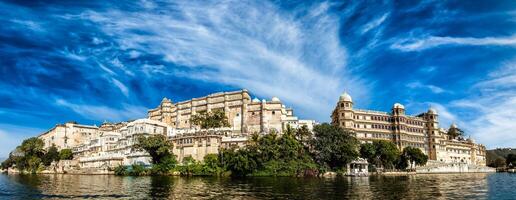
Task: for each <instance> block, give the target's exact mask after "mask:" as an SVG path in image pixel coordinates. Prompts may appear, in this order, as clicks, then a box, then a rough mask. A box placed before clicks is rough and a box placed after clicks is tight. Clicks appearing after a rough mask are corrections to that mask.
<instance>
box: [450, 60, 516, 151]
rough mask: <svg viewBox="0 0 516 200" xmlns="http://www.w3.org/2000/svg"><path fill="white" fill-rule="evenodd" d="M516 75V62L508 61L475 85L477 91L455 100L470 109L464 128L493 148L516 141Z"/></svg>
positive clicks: (456, 104) (459, 106) (456, 105)
mask: <svg viewBox="0 0 516 200" xmlns="http://www.w3.org/2000/svg"><path fill="white" fill-rule="evenodd" d="M515 77H516V62H510V63H507V64H506V65H505V66H503V67H501V68H500V69H498V70H496V71H494V72H492V73H490V74H489V76H488V77H487V78H486V80H485V81H482V82H479V83H478V84H476V85H475V86H474V87H473V90H474V92H475V94H476V95H471V96H468V97H467V98H464V99H460V100H457V101H453V102H451V105H452V106H455V107H456V108H458V109H464V110H469V111H470V112H469V113H471V115H472V116H470V117H471V120H468V121H465V122H464V124H465V127H464V129H466V130H467V131H468V132H471V133H472V135H473V136H474V138H476V139H478V140H479V141H480V142H482V143H485V144H486V145H487V146H488V147H490V148H495V147H515V145H516V123H515V122H516V82H515V81H514V78H515Z"/></svg>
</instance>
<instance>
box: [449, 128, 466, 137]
mask: <svg viewBox="0 0 516 200" xmlns="http://www.w3.org/2000/svg"><path fill="white" fill-rule="evenodd" d="M447 134H448V136H449V137H450V138H452V139H455V138H457V137H459V136H464V131H462V130H461V129H459V128H457V127H450V129H448V132H447Z"/></svg>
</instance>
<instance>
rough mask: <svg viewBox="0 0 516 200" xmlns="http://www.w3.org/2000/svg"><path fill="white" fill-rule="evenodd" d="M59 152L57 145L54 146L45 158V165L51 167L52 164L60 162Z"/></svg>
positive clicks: (49, 149)
mask: <svg viewBox="0 0 516 200" xmlns="http://www.w3.org/2000/svg"><path fill="white" fill-rule="evenodd" d="M59 159H60V156H59V151H58V150H57V147H56V146H55V145H52V146H51V147H50V148H48V150H47V153H46V154H45V155H44V156H43V158H42V160H43V165H45V166H49V165H50V163H52V162H54V161H59Z"/></svg>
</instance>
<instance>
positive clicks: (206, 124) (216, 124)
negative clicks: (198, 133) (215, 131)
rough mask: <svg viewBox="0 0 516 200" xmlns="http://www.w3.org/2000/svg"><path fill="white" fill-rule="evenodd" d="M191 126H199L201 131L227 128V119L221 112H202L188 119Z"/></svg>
mask: <svg viewBox="0 0 516 200" xmlns="http://www.w3.org/2000/svg"><path fill="white" fill-rule="evenodd" d="M190 121H191V122H192V124H194V125H197V126H200V127H201V128H202V129H208V128H220V127H229V122H228V118H227V117H226V114H225V113H224V111H223V110H220V109H218V110H214V111H212V112H206V111H202V112H199V113H197V114H195V115H192V117H190Z"/></svg>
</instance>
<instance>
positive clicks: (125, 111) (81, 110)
mask: <svg viewBox="0 0 516 200" xmlns="http://www.w3.org/2000/svg"><path fill="white" fill-rule="evenodd" d="M55 104H56V105H58V106H62V107H65V108H69V109H71V110H72V111H74V112H75V113H77V114H79V115H81V116H83V117H84V118H86V119H92V120H99V121H103V120H109V121H126V120H129V119H136V118H144V117H145V114H146V113H147V110H148V108H145V107H142V106H133V105H127V104H123V105H122V108H121V109H115V108H112V107H108V106H98V105H88V104H75V103H70V102H68V101H66V100H64V99H57V100H56V102H55Z"/></svg>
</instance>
